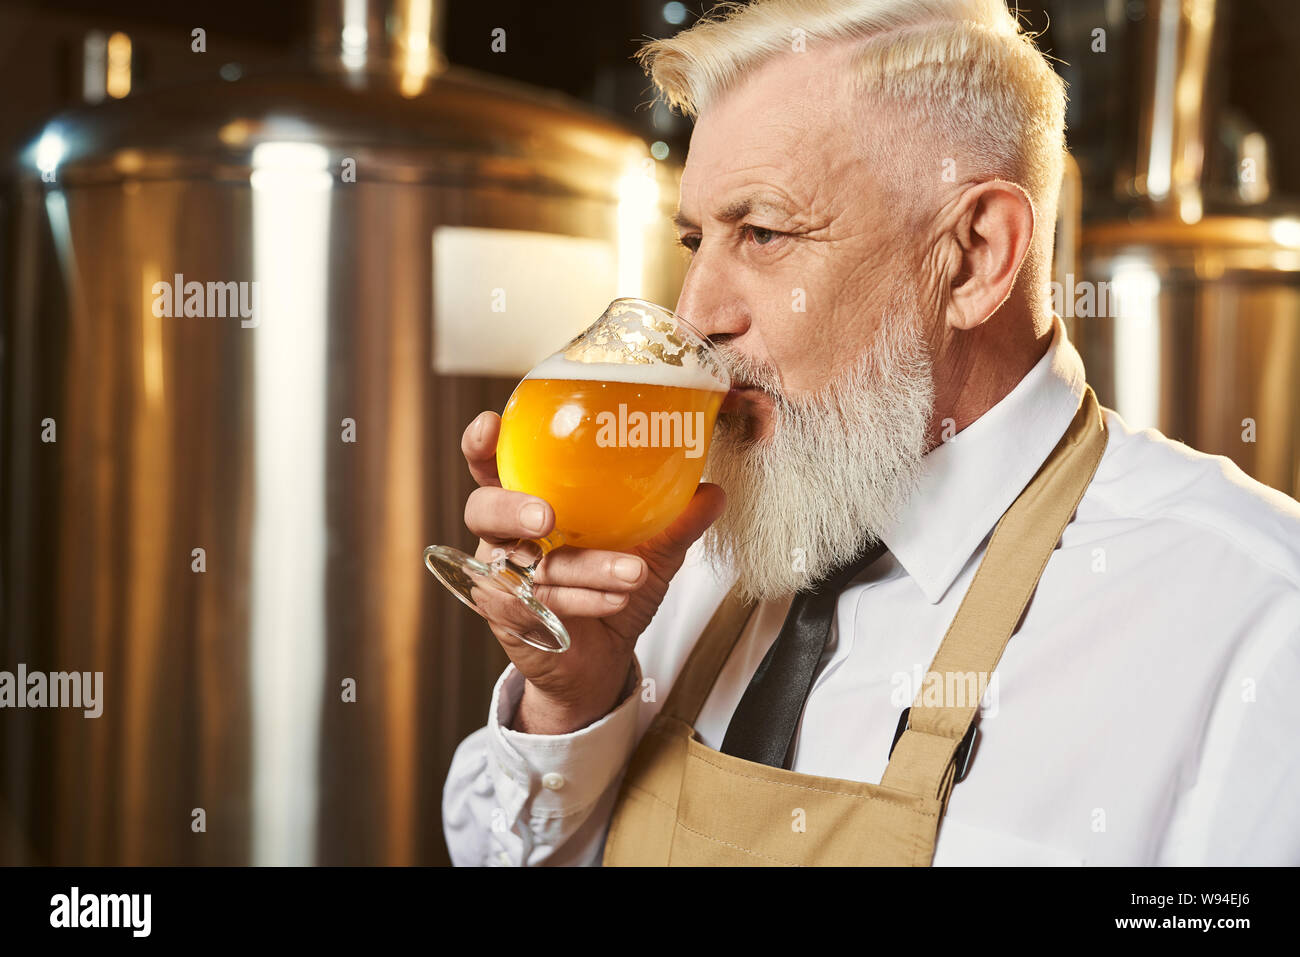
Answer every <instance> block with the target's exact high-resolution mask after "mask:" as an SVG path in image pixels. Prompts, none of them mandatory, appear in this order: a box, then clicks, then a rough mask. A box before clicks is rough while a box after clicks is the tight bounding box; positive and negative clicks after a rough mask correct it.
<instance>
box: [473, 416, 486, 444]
mask: <svg viewBox="0 0 1300 957" xmlns="http://www.w3.org/2000/svg"><path fill="white" fill-rule="evenodd" d="M486 429H487V413H486V412H480V413H479V414H478V418H477V419H475V420H474V441H475V442H482V441H483V433H484V431H485V430H486Z"/></svg>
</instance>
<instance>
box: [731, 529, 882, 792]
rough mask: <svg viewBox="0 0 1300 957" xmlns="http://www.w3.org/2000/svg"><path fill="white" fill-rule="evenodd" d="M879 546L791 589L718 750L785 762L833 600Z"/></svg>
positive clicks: (765, 761) (784, 765)
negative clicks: (787, 606) (782, 617)
mask: <svg viewBox="0 0 1300 957" xmlns="http://www.w3.org/2000/svg"><path fill="white" fill-rule="evenodd" d="M884 551H885V546H884V544H883V543H882V542H876V543H875V544H873V545H871V546H870V547H868V548H866V549H864V550H863V551H862V552H860V553H858V555H857V556H856V557H855V558H853V559H852V560H851V561H849V562H848V563H847V564H844V565H841V566H839V567H838V568H836V569H834V570H833V571H831V572H830V574H828V575H826V577H824V578H821V579H819V580H817V581H814V582H812V583H811V584H809V585H808V587H806V588H804V589H801V590H800V591H799V592H797V593H796V594H795V596H794V601H793V602H791V604H790V611H789V613H788V614H787V615H786V616H785V623H784V624H783V625H782V626H781V633H780V634H779V635H777V636H776V641H774V642H773V643H772V647H771V648H769V649H768V650H767V654H766V655H764V656H763V660H762V661H761V662H759V665H758V670H757V671H755V672H754V677H753V678H751V679H750V682H749V687H748V688H746V689H745V694H744V696H742V697H741V699H740V704H738V705H736V710H735V712H734V713H733V714H732V715H731V723H730V724H729V725H728V726H727V734H726V737H724V738H723V739H722V748H721V750H722V753H723V754H730V755H734V756H735V757H738V758H743V759H745V760H746V761H755V762H757V763H759V764H766V765H770V766H771V767H774V768H788V767H789V763H788V760H789V757H790V745H791V743H792V742H793V741H794V730H795V728H796V727H797V726H798V724H799V718H800V716H801V715H802V714H803V708H804V703H805V702H806V701H807V700H808V693H809V692H810V691H811V690H812V681H813V672H814V671H816V670H817V662H818V661H820V660H821V657H822V653H823V651H824V650H825V648H826V639H827V638H828V637H830V633H831V620H832V619H833V618H834V617H835V604H836V601H837V600H838V599H839V596H840V592H841V591H843V590H844V587H845V586H846V585H847V584H848V583H849V582H850V581H852V580H853V579H854V578H856V577H857V576H858V574H859V573H860V572H861V571H862V570H863V569H864V568H866V567H867V566H868V565H870V564H871V563H872V562H874V561H875V560H876V559H877V558H879V557H880V556H881V555H882V554H883V553H884Z"/></svg>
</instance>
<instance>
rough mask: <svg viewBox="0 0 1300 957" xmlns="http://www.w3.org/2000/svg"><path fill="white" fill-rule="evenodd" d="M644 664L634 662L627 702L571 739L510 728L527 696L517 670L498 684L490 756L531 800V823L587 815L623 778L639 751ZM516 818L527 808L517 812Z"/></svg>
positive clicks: (572, 734)
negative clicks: (584, 812) (624, 769)
mask: <svg viewBox="0 0 1300 957" xmlns="http://www.w3.org/2000/svg"><path fill="white" fill-rule="evenodd" d="M640 686H641V663H640V662H639V661H638V660H637V659H636V655H635V654H634V655H633V656H632V673H631V675H630V676H629V678H628V682H627V684H625V685H624V686H623V698H622V700H621V701H620V702H619V704H618V705H617V706H616V707H615V708H614V710H613V711H611V712H610V713H609V714H607V715H605V716H604V717H603V718H600V719H598V720H596V721H593V722H592V723H591V724H589V725H587V726H586V727H585V728H579V729H578V730H577V731H571V732H569V733H568V734H526V733H524V732H522V731H513V730H511V729H510V724H511V722H512V721H513V720H514V716H515V711H516V710H517V709H518V707H519V700H520V698H521V697H522V696H523V692H524V677H523V675H521V674H520V673H519V671H518V670H517V669H516V668H515V666H514V665H513V664H511V665H509V666H508V667H507V668H506V670H505V671H504V672H503V673H502V675H501V677H500V678H499V679H498V680H497V684H496V687H495V688H494V689H493V691H492V704H491V707H490V708H489V714H488V756H489V760H490V761H491V762H492V764H493V766H494V770H495V772H496V773H497V774H499V775H504V776H505V777H507V778H508V779H509V780H510V781H512V782H513V783H514V785H515V788H516V789H517V792H516V793H519V794H520V795H521V796H522V795H528V796H529V798H530V800H528V801H527V802H520V803H521V804H523V803H527V804H528V810H529V812H530V813H531V815H532V816H533V817H535V818H536V817H543V818H558V817H566V816H568V815H570V814H577V813H579V812H581V811H584V810H587V809H588V808H589V807H590V806H591V805H593V804H595V802H596V801H598V800H599V799H600V797H601V795H602V794H604V793H605V791H606V790H608V788H609V786H610V785H611V784H612V783H613V782H614V780H615V779H616V778H617V777H618V776H619V775H620V774H622V772H623V768H624V766H625V765H626V764H627V761H628V758H629V757H631V755H632V751H633V750H634V749H635V747H636V728H637V709H638V708H639V706H640V701H641V696H640V695H639V694H636V693H635V692H636V690H637V689H638V688H639V687H640ZM513 810H514V814H512V815H511V816H515V815H517V814H518V813H519V812H520V811H522V810H523V807H522V806H521V807H518V808H515V809H513Z"/></svg>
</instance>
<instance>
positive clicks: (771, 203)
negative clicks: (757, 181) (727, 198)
mask: <svg viewBox="0 0 1300 957" xmlns="http://www.w3.org/2000/svg"><path fill="white" fill-rule="evenodd" d="M756 210H766V211H769V212H774V213H779V214H785V215H788V214H789V212H790V210H789V208H788V207H787V206H786V204H785V203H784V202H783V201H782V200H780V199H778V198H777V197H775V196H771V195H769V194H766V193H760V194H755V195H753V196H746V197H744V198H742V199H738V200H735V201H734V202H730V203H728V204H727V205H726V206H723V207H722V208H721V209H719V210H718V211H717V212H716V213H714V214H713V218H714V219H716V220H718V221H720V222H724V223H734V222H738V221H739V220H742V219H744V218H745V217H746V216H748V215H749V214H750V213H752V212H755V211H756ZM673 225H674V226H676V227H677V228H678V229H691V228H694V227H695V226H696V225H697V224H696V223H694V222H693V221H692V220H691V218H690V217H689V216H687V215H685V214H684V213H683V212H682V211H681V210H680V209H679V210H677V211H676V212H675V213H673Z"/></svg>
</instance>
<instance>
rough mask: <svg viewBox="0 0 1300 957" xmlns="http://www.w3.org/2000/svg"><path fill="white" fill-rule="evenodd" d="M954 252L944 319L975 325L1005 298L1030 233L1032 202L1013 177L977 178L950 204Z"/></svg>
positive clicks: (957, 325) (956, 326)
mask: <svg viewBox="0 0 1300 957" xmlns="http://www.w3.org/2000/svg"><path fill="white" fill-rule="evenodd" d="M955 213H956V221H955V224H954V226H953V239H954V240H955V242H956V245H957V255H956V256H954V257H953V266H954V271H953V273H952V274H951V275H949V276H948V277H947V278H948V285H949V289H948V304H947V309H946V313H947V315H946V321H947V323H948V325H949V326H951V327H952V328H954V329H961V330H969V329H974V328H975V327H976V326H979V325H980V324H981V323H984V322H986V321H987V320H988V319H989V318H990V317H991V316H992V315H993V313H995V312H997V310H998V308H999V307H1000V306H1001V305H1002V304H1003V303H1004V302H1006V301H1007V298H1008V297H1009V296H1010V295H1011V289H1012V287H1013V286H1014V285H1015V283H1016V276H1017V275H1018V274H1019V273H1020V266H1021V264H1022V263H1023V262H1024V259H1025V254H1026V253H1027V252H1028V251H1029V244H1030V241H1031V240H1032V239H1033V236H1034V204H1033V203H1032V202H1030V199H1029V194H1028V193H1026V192H1025V191H1024V189H1023V188H1021V187H1020V186H1018V185H1016V184H1015V183H1008V182H1006V181H1005V180H991V181H989V182H986V183H976V184H975V185H974V186H972V187H970V188H969V189H968V190H966V192H965V193H963V194H962V198H961V200H960V201H959V202H958V204H957V208H956V210H955Z"/></svg>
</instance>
